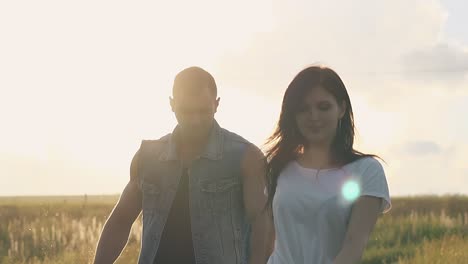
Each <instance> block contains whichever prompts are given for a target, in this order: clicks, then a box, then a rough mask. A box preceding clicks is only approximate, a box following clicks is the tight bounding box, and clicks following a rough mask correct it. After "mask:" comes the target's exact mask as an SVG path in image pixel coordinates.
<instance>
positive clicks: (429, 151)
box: [402, 141, 443, 156]
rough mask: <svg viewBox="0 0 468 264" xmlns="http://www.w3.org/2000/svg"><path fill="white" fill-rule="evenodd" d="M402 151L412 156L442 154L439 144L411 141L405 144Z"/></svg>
mask: <svg viewBox="0 0 468 264" xmlns="http://www.w3.org/2000/svg"><path fill="white" fill-rule="evenodd" d="M402 151H403V152H404V153H406V154H409V155H413V156H426V155H438V154H441V153H442V152H443V149H442V148H441V146H440V145H439V144H437V143H436V142H432V141H413V142H408V143H406V144H405V145H404V146H403V148H402Z"/></svg>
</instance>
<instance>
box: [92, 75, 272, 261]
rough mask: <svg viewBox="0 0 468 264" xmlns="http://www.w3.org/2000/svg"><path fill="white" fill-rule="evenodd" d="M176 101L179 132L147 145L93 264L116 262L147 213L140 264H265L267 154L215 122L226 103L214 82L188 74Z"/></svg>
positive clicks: (179, 79) (177, 84)
mask: <svg viewBox="0 0 468 264" xmlns="http://www.w3.org/2000/svg"><path fill="white" fill-rule="evenodd" d="M172 93H173V97H172V98H170V105H171V107H172V111H173V112H174V113H175V116H176V119H177V122H178V125H177V126H176V128H175V129H174V131H173V132H172V133H170V134H168V135H167V136H165V137H162V138H161V139H159V140H144V141H143V142H142V144H141V147H140V149H139V150H138V151H137V153H136V154H135V156H134V158H133V160H132V163H131V166H130V181H129V183H128V184H127V186H126V187H125V189H124V191H123V193H122V195H121V197H120V199H119V201H118V203H117V205H116V206H115V208H114V210H113V211H112V213H111V215H110V217H109V219H108V220H107V222H106V224H105V226H104V229H103V231H102V234H101V237H100V240H99V243H98V246H97V252H96V256H95V260H94V263H95V264H107V263H113V262H114V261H115V259H116V258H117V257H118V256H119V254H120V252H121V251H122V249H123V248H124V246H125V244H126V242H127V239H128V235H129V232H130V228H131V226H132V224H133V222H134V221H135V219H136V218H137V217H138V215H139V214H140V212H141V211H143V234H142V241H141V242H142V245H141V252H140V257H139V263H140V264H153V263H157V264H166V263H168V264H169V263H171V264H173V263H174V264H179V263H180V264H185V263H187V264H191V263H197V264H211V263H212V264H223V263H226V264H244V263H249V264H254V263H265V262H266V261H267V259H268V256H269V253H270V252H269V251H270V248H269V246H270V245H269V243H268V241H269V239H268V231H267V229H268V227H267V224H266V223H267V222H268V220H267V218H268V213H266V212H263V211H264V210H263V209H264V205H265V202H266V197H265V196H264V194H263V190H264V182H263V179H264V174H265V159H264V156H263V154H262V153H261V151H260V150H259V149H258V148H256V147H255V146H254V145H253V144H251V143H249V142H248V141H246V140H245V139H243V138H242V137H240V136H238V135H236V134H234V133H232V132H229V131H227V130H225V129H223V128H221V127H220V126H219V125H218V123H217V122H216V120H215V119H214V115H215V113H216V111H217V108H218V105H219V100H220V99H219V98H218V97H217V87H216V83H215V80H214V79H213V77H212V76H211V74H209V73H208V72H206V71H205V70H203V69H201V68H199V67H190V68H187V69H185V70H183V71H181V72H180V73H179V74H177V76H176V77H175V80H174V86H173V91H172Z"/></svg>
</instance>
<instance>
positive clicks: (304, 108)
mask: <svg viewBox="0 0 468 264" xmlns="http://www.w3.org/2000/svg"><path fill="white" fill-rule="evenodd" d="M345 110H346V107H345V104H344V102H343V103H342V104H339V103H338V102H337V101H336V99H335V97H334V96H333V94H331V93H330V92H328V91H327V90H326V89H324V88H323V87H321V86H317V87H314V88H312V89H311V90H310V91H309V92H308V93H307V94H306V96H305V97H304V99H303V102H302V103H301V105H300V106H299V112H298V113H297V114H296V124H297V127H298V129H299V132H300V133H301V135H302V136H303V137H304V139H305V140H306V142H307V144H308V145H324V144H325V145H330V144H331V142H332V141H333V138H334V137H335V134H336V129H337V126H338V120H339V119H341V118H342V117H343V115H344V113H345Z"/></svg>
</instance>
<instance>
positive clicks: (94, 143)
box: [0, 0, 468, 196]
mask: <svg viewBox="0 0 468 264" xmlns="http://www.w3.org/2000/svg"><path fill="white" fill-rule="evenodd" d="M467 11H468V3H467V2H466V1H463V0H458V1H456V0H440V1H436V0H382V1H375V0H360V1H342V0H326V1H311V0H308V1H292V0H287V1H283V0H281V1H278V0H259V1H248V0H238V1H220V0H199V1H177V0H176V1H138V2H130V1H128V2H125V1H102V0H93V1H85V0H84V1H75V2H70V1H41V2H40V3H39V2H37V1H2V2H0V124H1V127H0V182H1V184H0V196H10V195H69V194H70V195H72V194H73V195H81V194H117V193H120V192H121V191H122V189H123V188H124V186H125V184H126V183H127V182H128V180H129V166H130V161H131V158H132V157H133V154H134V153H135V151H136V150H137V149H138V147H139V145H140V142H141V140H142V139H157V138H159V137H161V136H164V135H165V134H167V133H169V132H171V131H172V129H173V128H174V126H175V125H176V121H175V118H174V116H173V113H172V112H171V110H170V107H169V99H168V98H169V96H170V95H171V86H172V82H173V78H174V76H175V75H176V74H177V72H179V71H180V70H182V69H184V68H186V67H189V66H193V65H197V66H201V67H203V68H205V69H206V70H208V71H209V72H210V73H212V74H213V76H214V77H215V79H216V82H217V85H218V89H219V91H218V93H219V96H220V97H221V103H220V108H219V110H218V113H217V115H216V119H217V120H218V122H219V123H220V124H221V125H222V126H223V127H225V128H227V129H229V130H231V131H233V132H236V133H238V134H240V135H242V136H243V137H244V138H246V139H248V140H250V141H251V142H253V143H255V144H257V145H259V146H261V145H262V144H263V143H264V141H265V139H266V138H267V137H268V136H269V134H270V133H271V132H272V130H273V129H274V127H275V125H276V122H277V120H278V115H279V111H280V106H281V100H282V97H283V93H284V91H285V89H286V87H287V85H288V84H289V82H290V81H291V80H292V78H293V77H294V76H295V74H297V73H298V72H299V71H300V70H302V69H303V68H305V67H307V66H308V65H311V64H322V65H326V66H329V67H331V68H333V69H335V70H336V71H337V72H338V73H339V74H340V76H341V77H342V79H343V81H344V82H345V84H346V86H347V89H348V93H349V94H350V97H351V101H352V106H353V110H354V114H355V120H356V127H357V138H356V145H355V147H356V148H357V149H359V150H361V151H363V152H369V153H374V154H378V155H379V156H381V157H382V158H383V159H384V160H385V164H384V168H385V172H386V176H387V181H388V184H389V189H390V194H391V195H393V196H402V195H426V194H435V195H443V194H468V138H467V137H466V135H468V27H467V26H466V25H468V17H466V16H465V14H466V13H467Z"/></svg>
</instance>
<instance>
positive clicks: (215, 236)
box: [138, 122, 251, 264]
mask: <svg viewBox="0 0 468 264" xmlns="http://www.w3.org/2000/svg"><path fill="white" fill-rule="evenodd" d="M176 131H177V128H176V129H175V130H174V132H173V133H171V134H169V135H167V136H165V137H163V138H161V139H159V140H144V141H143V142H142V144H141V148H140V154H139V165H138V166H139V169H138V176H139V179H140V187H141V190H142V194H143V235H142V241H141V242H142V245H141V252H140V258H139V263H140V264H153V260H154V258H155V256H156V252H157V250H158V247H159V243H160V239H161V234H162V231H163V229H164V225H165V223H166V220H167V217H168V214H169V210H170V208H171V205H172V202H173V200H174V197H175V194H176V191H177V187H178V184H179V180H180V178H181V175H182V169H183V168H182V166H181V163H180V160H179V159H178V157H177V154H176V146H175V142H174V138H173V135H174V133H175V132H176ZM249 144H250V143H249V142H248V141H247V140H245V139H243V138H242V137H240V136H238V135H236V134H234V133H232V132H229V131H227V130H226V129H223V128H221V127H220V126H219V125H218V123H216V122H215V123H214V125H213V128H212V130H211V133H210V136H209V140H208V143H207V145H206V147H205V150H204V151H203V153H202V154H201V156H200V157H199V158H198V159H196V160H194V161H193V163H192V166H191V168H189V170H188V173H189V192H190V194H189V197H190V198H189V200H190V201H189V205H190V218H191V219H190V220H191V225H192V239H193V246H194V252H195V259H196V263H197V264H223V263H226V264H245V263H247V260H248V256H249V248H250V245H249V238H250V230H251V226H250V224H249V223H248V222H247V217H246V213H245V210H244V201H243V188H242V170H241V161H242V157H243V155H244V152H245V150H246V148H247V147H248V145H249ZM174 250H177V249H176V248H174Z"/></svg>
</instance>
